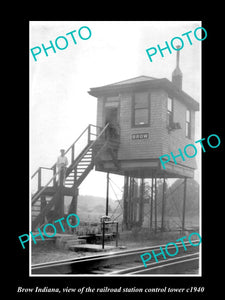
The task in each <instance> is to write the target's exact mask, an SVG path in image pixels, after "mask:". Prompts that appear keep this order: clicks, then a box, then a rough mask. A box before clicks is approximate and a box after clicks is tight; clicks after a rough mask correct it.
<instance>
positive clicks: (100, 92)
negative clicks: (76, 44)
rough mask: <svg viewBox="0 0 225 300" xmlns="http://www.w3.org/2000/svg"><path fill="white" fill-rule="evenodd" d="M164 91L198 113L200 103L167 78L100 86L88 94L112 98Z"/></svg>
mask: <svg viewBox="0 0 225 300" xmlns="http://www.w3.org/2000/svg"><path fill="white" fill-rule="evenodd" d="M145 88H146V89H163V90H165V91H166V92H167V93H168V95H169V96H170V97H172V98H173V97H175V98H177V99H178V100H181V101H182V102H184V103H185V104H186V105H187V106H188V107H190V108H191V109H193V110H195V111H198V110H199V103H198V102H197V101H196V100H194V99H193V98H192V97H191V96H189V95H188V94H187V93H185V92H184V91H183V90H181V89H179V88H178V87H176V86H175V85H174V84H173V83H172V82H171V81H169V80H168V79H167V78H161V79H151V80H145V81H141V82H133V83H124V82H123V83H121V84H119V83H117V84H109V85H105V86H100V87H96V88H91V89H90V91H88V93H89V94H90V95H91V96H94V97H97V98H99V97H105V96H110V95H113V94H115V93H125V92H136V91H138V90H141V89H145Z"/></svg>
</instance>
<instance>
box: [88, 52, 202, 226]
mask: <svg viewBox="0 0 225 300" xmlns="http://www.w3.org/2000/svg"><path fill="white" fill-rule="evenodd" d="M182 77H183V76H182V72H181V70H180V67H179V51H177V58H176V68H175V70H174V71H173V73H172V81H170V80H168V79H166V78H160V79H157V78H153V77H149V76H139V77H136V78H131V79H128V80H124V81H120V82H116V83H113V84H108V85H105V86H101V87H95V88H91V89H90V91H89V92H88V93H89V94H90V95H92V96H94V97H96V98H97V126H99V127H104V126H105V125H106V124H107V123H109V124H110V126H111V127H112V128H111V132H108V136H107V138H109V139H110V140H111V142H112V145H111V149H110V151H109V149H107V151H103V152H102V153H101V156H100V157H99V158H98V160H96V161H95V168H96V170H97V171H102V172H107V173H113V174H119V175H123V176H125V181H124V205H123V210H124V212H123V221H124V224H125V226H126V227H127V228H131V227H132V226H133V225H135V224H136V225H137V224H138V225H139V226H141V224H142V222H143V207H144V202H145V199H144V196H143V195H144V191H143V187H144V179H145V178H151V179H152V184H151V187H152V195H151V198H154V201H155V202H156V198H157V178H164V179H165V178H184V179H185V180H184V204H183V221H182V227H183V229H184V218H185V200H186V182H187V178H193V177H194V170H195V169H196V161H195V159H194V158H192V159H189V160H186V161H183V160H182V159H181V157H179V158H177V159H176V161H177V164H175V163H174V162H173V161H172V160H171V161H170V162H168V163H167V166H166V169H165V170H164V169H163V168H162V165H161V163H160V160H159V156H161V155H164V154H167V153H170V152H173V153H174V154H176V153H177V154H178V149H179V148H181V149H183V148H184V147H185V146H186V145H187V144H190V143H194V133H195V112H196V111H198V110H199V103H198V102H196V101H195V100H194V99H193V98H192V97H191V96H189V95H188V94H187V93H185V92H184V91H183V90H182ZM101 143H103V141H98V145H101ZM138 179H139V180H138ZM138 181H139V187H137V185H138ZM163 187H165V183H164V184H163ZM163 194H164V191H163ZM163 198H164V197H163ZM163 201H164V199H163ZM163 209H164V204H163V203H162V214H163ZM155 211H156V204H155ZM152 212H153V207H152V209H151V214H152ZM155 218H157V212H155ZM162 219H163V215H162ZM151 226H152V225H151V224H150V227H151ZM155 226H157V225H156V224H155ZM162 226H163V224H162Z"/></svg>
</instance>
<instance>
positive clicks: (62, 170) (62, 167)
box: [56, 149, 68, 185]
mask: <svg viewBox="0 0 225 300" xmlns="http://www.w3.org/2000/svg"><path fill="white" fill-rule="evenodd" d="M60 152H61V155H60V156H59V157H58V159H57V163H56V165H57V168H58V172H59V181H58V183H59V185H60V182H63V185H64V183H65V179H66V168H67V165H68V159H67V157H66V156H65V150H64V149H61V150H60Z"/></svg>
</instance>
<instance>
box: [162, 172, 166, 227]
mask: <svg viewBox="0 0 225 300" xmlns="http://www.w3.org/2000/svg"><path fill="white" fill-rule="evenodd" d="M165 192H166V180H165V177H164V178H163V192H162V219H161V231H164V213H165Z"/></svg>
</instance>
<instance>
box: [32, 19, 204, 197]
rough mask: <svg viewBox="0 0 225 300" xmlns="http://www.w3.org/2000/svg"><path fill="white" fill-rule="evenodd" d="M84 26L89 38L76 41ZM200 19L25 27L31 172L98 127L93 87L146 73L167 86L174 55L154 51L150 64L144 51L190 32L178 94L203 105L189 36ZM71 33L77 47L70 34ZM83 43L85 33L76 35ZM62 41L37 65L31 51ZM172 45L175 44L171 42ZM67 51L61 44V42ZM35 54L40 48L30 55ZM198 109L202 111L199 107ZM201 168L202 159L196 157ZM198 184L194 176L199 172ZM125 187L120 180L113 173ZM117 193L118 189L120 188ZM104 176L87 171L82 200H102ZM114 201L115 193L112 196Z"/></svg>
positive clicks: (197, 59)
mask: <svg viewBox="0 0 225 300" xmlns="http://www.w3.org/2000/svg"><path fill="white" fill-rule="evenodd" d="M82 26H87V27H89V28H90V30H91V37H90V38H89V39H86V40H84V39H81V38H79V35H78V31H79V28H81V27H82ZM199 26H201V22H200V21H30V24H29V27H30V30H29V33H30V45H29V55H30V64H29V65H30V72H29V73H30V172H31V174H33V173H34V172H35V171H36V170H37V168H38V167H40V166H42V167H51V166H52V165H53V164H54V163H55V161H56V159H57V157H58V156H59V154H60V153H59V150H60V149H61V148H64V149H67V148H68V147H69V146H70V145H71V144H72V143H73V141H74V140H75V139H76V138H77V137H78V136H79V135H80V133H81V132H82V131H83V130H84V129H85V128H86V127H87V126H88V125H89V124H96V111H97V99H96V98H95V97H92V96H90V95H89V94H88V91H89V90H90V88H92V87H98V86H103V85H106V84H110V83H114V82H118V81H122V80H126V79H129V78H133V77H137V76H141V75H145V76H151V77H156V78H167V79H169V80H171V76H172V71H173V70H174V68H175V64H176V51H174V50H173V51H172V54H170V53H169V52H168V51H167V50H166V51H164V57H162V56H161V55H160V53H157V54H156V55H155V56H153V57H152V59H153V61H152V62H150V60H149V58H148V56H147V54H146V49H148V48H150V47H157V45H158V44H159V45H160V46H161V48H164V47H165V41H167V42H168V43H169V44H170V41H171V39H172V38H174V37H181V35H182V34H183V33H185V32H188V31H192V34H190V37H191V39H192V45H190V44H189V42H188V41H187V38H185V37H183V41H184V47H183V49H182V50H180V69H181V70H182V73H183V90H184V91H185V92H186V93H188V94H189V95H190V96H191V97H193V98H194V99H195V100H196V101H198V102H199V103H200V104H201V43H203V42H204V41H202V42H201V41H198V40H197V39H195V38H194V36H193V31H194V29H195V28H197V27H199ZM73 30H76V32H75V33H74V37H75V39H76V44H74V42H73V40H72V37H71V35H66V33H69V32H71V31H73ZM80 33H81V35H83V37H84V38H85V37H88V32H87V31H86V30H85V29H82V31H80ZM59 36H64V37H67V40H68V47H67V48H66V49H65V50H59V49H58V48H56V47H55V49H56V53H54V52H53V50H52V49H50V50H48V56H46V55H45V53H44V51H43V49H42V52H41V53H40V54H39V55H37V56H36V58H37V61H35V60H34V58H33V56H32V54H31V51H30V49H31V48H34V47H40V48H41V45H42V44H43V45H44V46H45V47H46V48H47V47H49V46H50V41H52V42H53V44H54V42H55V40H56V38H57V37H59ZM174 43H175V42H174ZM58 45H59V47H62V48H63V46H64V43H63V39H59V40H58ZM35 51H37V49H36V50H35ZM200 108H201V106H200ZM200 122H201V117H200V113H197V114H196V134H195V140H197V139H200V138H201V130H200ZM196 158H197V163H198V166H199V164H200V154H199V155H197V156H196ZM196 174H197V175H196V179H197V180H198V174H199V172H198V171H196ZM111 178H112V180H114V182H115V183H116V184H117V185H118V186H119V187H121V188H122V185H123V178H122V177H121V176H115V175H114V176H113V175H111ZM118 190H119V189H118ZM105 193H106V174H105V173H101V172H96V171H91V173H90V174H89V175H88V177H87V178H86V179H85V180H84V182H83V183H82V185H81V186H80V194H82V195H87V194H89V195H90V194H91V195H94V196H101V197H105ZM112 196H113V195H112Z"/></svg>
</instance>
